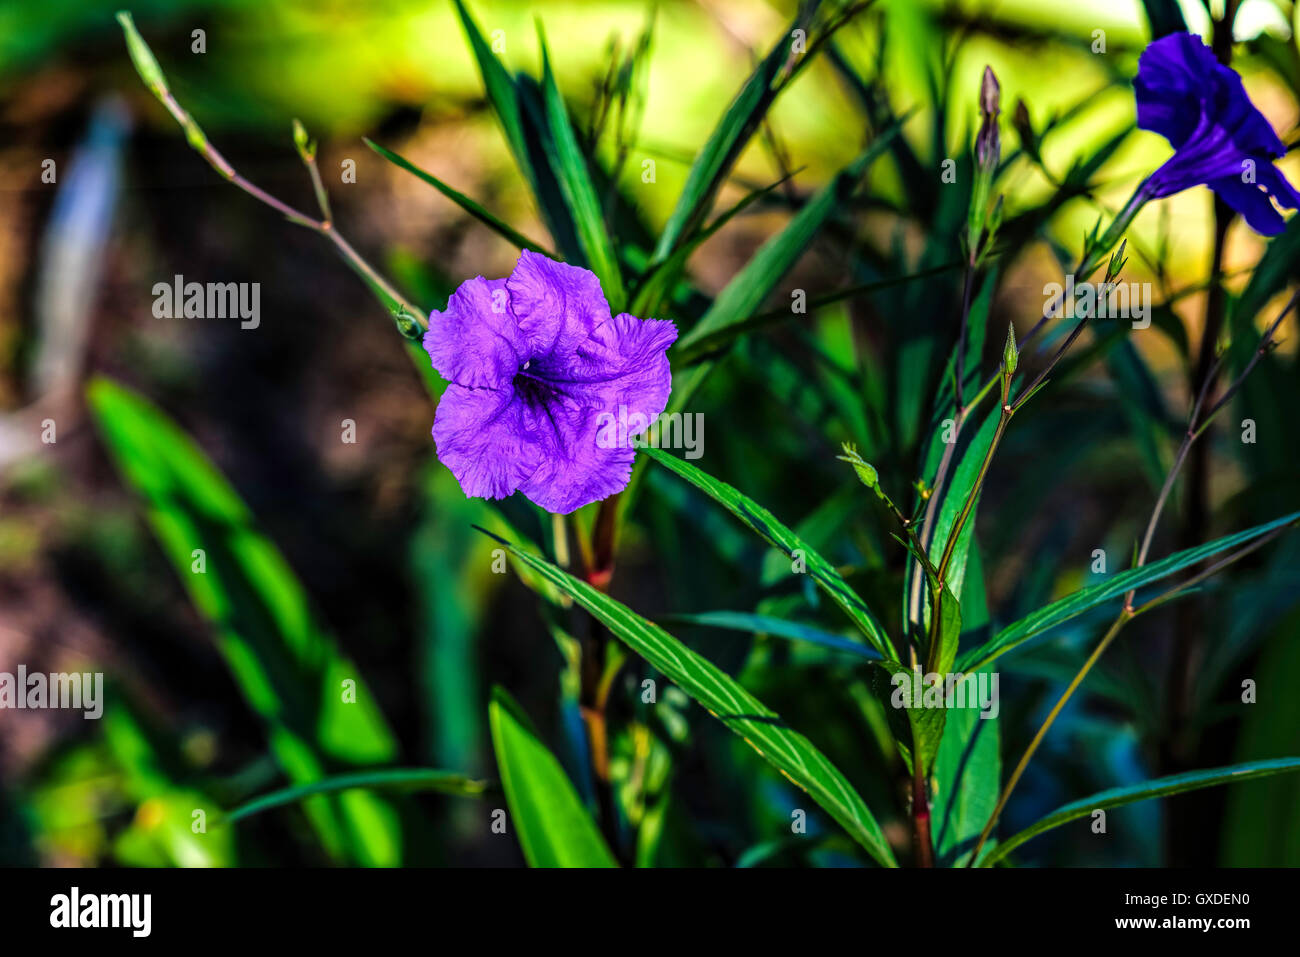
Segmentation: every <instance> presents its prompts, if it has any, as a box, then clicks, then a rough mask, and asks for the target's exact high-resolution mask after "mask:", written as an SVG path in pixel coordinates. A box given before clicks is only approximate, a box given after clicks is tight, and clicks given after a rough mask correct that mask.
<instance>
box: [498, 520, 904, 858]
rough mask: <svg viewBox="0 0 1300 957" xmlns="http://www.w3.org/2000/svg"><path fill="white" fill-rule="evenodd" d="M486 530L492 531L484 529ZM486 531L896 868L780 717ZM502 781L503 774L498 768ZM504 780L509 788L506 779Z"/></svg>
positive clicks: (851, 793) (836, 780) (827, 767)
mask: <svg viewBox="0 0 1300 957" xmlns="http://www.w3.org/2000/svg"><path fill="white" fill-rule="evenodd" d="M485 534H489V535H491V533H490V532H486V531H485ZM492 537H493V538H495V539H496V540H497V541H498V542H500V543H501V544H502V545H503V546H504V547H505V548H507V549H508V550H509V551H510V553H511V554H512V555H514V556H515V557H516V558H518V559H519V560H520V561H521V562H523V563H524V564H525V565H527V566H528V567H529V568H531V569H533V570H534V571H536V572H538V573H539V574H541V575H542V576H544V577H546V578H548V579H549V580H550V581H551V582H553V583H554V584H555V586H556V587H557V588H560V589H562V590H563V591H565V592H568V594H570V595H571V596H573V600H574V601H575V602H576V603H577V604H579V605H581V606H582V607H583V608H585V609H586V610H587V611H589V612H591V614H592V615H593V616H595V618H596V619H597V620H598V621H600V622H601V623H602V624H603V625H605V626H606V627H607V628H608V629H609V630H610V632H611V633H612V634H613V635H615V636H616V637H617V638H618V639H619V640H620V641H622V642H623V643H624V644H626V645H627V646H628V647H629V648H631V649H632V650H633V651H634V652H636V653H637V654H638V655H640V656H641V657H642V658H644V659H645V660H646V661H648V662H649V663H650V664H651V665H652V666H654V667H655V668H657V669H658V670H659V671H660V672H662V673H663V674H664V675H666V676H667V677H668V679H669V680H670V681H672V682H674V683H675V684H677V686H678V687H680V688H681V689H682V690H683V691H685V692H686V693H687V694H688V695H690V696H691V697H692V698H694V699H695V700H696V701H698V702H699V703H700V704H702V705H704V707H705V708H707V709H708V711H709V713H710V714H712V715H713V716H714V717H716V718H717V719H718V720H720V721H722V722H723V723H724V724H725V725H726V726H727V727H728V728H730V729H731V730H732V731H734V732H735V733H736V734H738V735H740V737H741V738H743V739H744V741H745V743H746V744H748V745H749V746H750V747H751V748H753V749H754V750H755V751H757V752H758V753H759V754H760V755H762V757H763V758H764V759H765V760H766V761H767V762H768V763H770V764H771V765H772V766H773V767H775V768H776V769H777V770H778V771H780V772H781V773H782V774H784V775H785V776H786V777H787V778H789V779H790V781H792V782H793V783H794V784H796V785H798V786H799V787H801V788H803V789H804V790H805V791H807V792H808V793H809V795H811V796H812V798H813V800H814V801H816V802H817V803H818V804H820V805H821V806H822V807H823V808H824V809H825V810H826V811H827V812H828V813H829V814H830V815H831V817H833V818H834V819H835V820H836V821H838V822H839V823H840V825H841V826H842V827H843V828H844V829H845V830H846V831H848V832H849V834H850V835H851V836H852V837H853V838H854V840H856V841H857V842H858V843H859V844H861V845H862V846H863V848H865V849H866V851H867V853H869V854H870V855H871V856H872V857H873V858H874V859H875V860H876V861H878V862H879V863H880V864H882V865H884V866H886V867H894V866H896V865H895V861H894V855H893V852H892V851H891V850H890V849H889V844H888V842H887V841H886V840H885V836H884V834H883V833H882V832H881V830H880V825H879V824H877V823H876V819H875V817H873V816H872V814H871V811H870V809H868V807H867V806H866V804H865V803H864V802H863V800H862V797H861V796H860V795H859V794H858V792H857V791H855V790H854V789H853V787H852V786H851V785H850V784H849V782H848V781H847V780H845V778H844V775H843V774H841V773H840V772H839V770H838V769H836V768H835V766H834V765H832V764H831V763H830V761H828V760H827V759H826V756H825V755H823V754H822V753H821V751H819V750H818V749H817V748H816V747H815V746H814V745H813V744H812V742H810V741H809V740H808V739H807V738H805V737H804V736H803V735H802V734H799V733H798V732H797V731H794V730H792V729H790V728H788V727H786V726H785V724H784V723H783V722H782V721H781V717H780V715H778V714H776V713H775V712H774V711H772V710H771V709H770V708H768V707H767V706H766V705H764V704H763V703H762V702H761V701H759V700H758V699H757V698H755V697H754V696H753V695H751V694H750V693H749V692H748V691H746V690H745V689H744V688H742V687H741V686H740V685H739V684H738V683H737V682H736V681H735V679H733V678H731V677H730V676H729V675H727V674H726V673H725V672H723V671H722V670H721V669H719V668H718V667H717V666H716V665H714V664H713V663H712V662H711V661H709V660H708V659H707V658H704V657H702V656H700V655H698V654H696V653H695V652H694V651H692V650H691V649H690V648H688V647H686V645H684V644H682V643H681V642H680V641H678V640H677V639H676V638H674V637H673V636H672V635H670V634H669V633H668V632H666V631H664V630H663V629H662V628H660V627H659V626H658V625H656V624H653V623H652V622H649V621H647V620H646V619H644V618H642V617H641V616H640V615H638V614H636V613H635V612H633V611H632V610H631V609H629V608H627V607H626V606H625V605H623V604H621V603H619V602H617V601H615V600H614V599H612V598H610V597H609V596H608V595H606V594H604V593H603V592H600V591H598V590H597V589H595V588H593V587H592V586H591V585H589V584H587V583H586V582H583V581H579V580H578V579H576V578H574V577H573V576H572V575H569V574H567V573H566V572H563V571H561V570H560V569H559V568H557V567H555V566H554V565H552V564H550V563H549V562H547V561H544V560H543V559H541V558H539V557H537V556H536V555H532V554H530V553H528V552H525V551H523V550H521V549H519V548H516V547H515V546H514V545H512V544H510V543H509V542H507V541H505V540H504V539H501V538H497V536H495V535H493V536H492ZM502 780H503V781H505V780H506V776H505V774H504V771H503V774H502ZM506 786H507V791H506V793H507V794H509V782H508V781H506Z"/></svg>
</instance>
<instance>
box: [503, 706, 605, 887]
mask: <svg viewBox="0 0 1300 957" xmlns="http://www.w3.org/2000/svg"><path fill="white" fill-rule="evenodd" d="M488 716H489V718H488V723H489V725H490V726H491V728H492V748H493V750H495V751H496V755H497V767H498V768H499V769H500V771H501V786H502V787H503V788H505V792H506V802H507V803H508V804H509V805H510V819H511V821H512V822H513V824H514V827H515V828H516V833H517V834H518V837H519V845H520V847H522V848H523V849H524V857H525V858H526V859H527V861H528V865H529V866H530V867H617V866H618V865H617V863H616V862H615V860H614V856H613V855H612V854H611V853H610V851H609V847H608V846H607V845H606V844H605V841H604V838H602V837H601V836H600V831H599V830H597V828H596V825H595V823H594V822H593V821H592V819H591V815H590V814H588V813H587V810H586V808H584V807H583V806H582V802H581V801H580V800H579V799H578V794H577V792H576V791H575V790H574V789H573V785H572V784H570V783H569V779H568V777H567V776H565V773H564V769H563V768H561V767H560V762H559V761H557V760H555V756H554V755H553V754H551V752H550V751H549V750H547V747H546V745H545V744H543V743H542V741H541V739H540V738H538V737H537V732H536V731H534V730H533V728H532V726H531V724H529V721H528V719H527V718H526V717H525V716H524V713H523V712H522V711H520V710H519V705H518V704H516V703H515V701H514V699H513V698H511V697H510V695H509V694H507V693H506V692H505V691H504V690H502V689H501V688H494V689H492V703H491V704H490V705H488Z"/></svg>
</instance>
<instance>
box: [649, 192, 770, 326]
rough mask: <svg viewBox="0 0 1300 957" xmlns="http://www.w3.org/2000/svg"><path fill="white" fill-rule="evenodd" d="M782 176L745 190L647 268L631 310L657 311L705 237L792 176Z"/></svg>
mask: <svg viewBox="0 0 1300 957" xmlns="http://www.w3.org/2000/svg"><path fill="white" fill-rule="evenodd" d="M793 175H794V174H793V173H791V174H790V175H789V176H782V177H781V178H780V179H779V180H777V181H776V182H775V183H772V184H771V185H769V186H764V187H763V188H762V189H755V190H752V191H751V192H749V193H746V194H745V196H744V197H742V198H741V199H740V200H739V201H738V202H737V203H736V204H735V205H734V206H732V207H731V208H730V209H728V210H727V211H726V212H724V213H721V214H719V215H718V217H717V218H716V219H714V220H713V222H711V223H709V225H708V226H705V227H704V228H703V229H700V230H699V231H698V232H696V234H695V235H694V236H692V237H691V240H690V242H687V243H684V244H682V245H681V246H680V247H679V248H678V249H677V250H676V251H674V252H673V254H672V255H671V256H669V257H668V258H667V259H665V260H664V261H663V262H661V263H659V264H658V265H657V266H653V267H651V268H650V270H649V271H648V272H647V274H646V276H645V278H644V279H643V280H642V281H641V285H640V286H639V287H638V289H637V291H636V296H635V298H633V300H632V307H631V310H632V314H633V315H635V316H648V315H654V314H655V313H656V312H658V311H659V309H660V307H661V306H662V305H663V304H664V303H665V302H666V301H667V300H668V298H669V295H670V294H671V292H672V288H673V285H674V284H675V283H676V282H677V281H678V279H680V278H681V275H682V272H683V271H684V270H685V268H686V261H687V260H688V259H690V257H691V254H692V253H693V252H695V250H696V249H698V248H699V247H700V246H701V245H702V244H703V243H704V241H705V240H706V239H708V238H709V237H710V236H712V235H713V234H714V233H716V232H717V231H718V230H719V229H721V228H722V227H723V226H725V225H726V224H727V223H728V222H730V221H731V220H732V219H734V218H735V217H736V216H738V215H740V213H742V212H744V211H745V210H746V209H748V208H749V207H750V206H751V205H753V204H754V203H755V202H757V201H758V200H759V199H762V198H763V197H764V196H767V195H768V194H769V193H771V192H772V191H773V190H774V189H777V188H778V187H779V186H780V185H781V184H782V183H784V182H786V181H787V180H789V179H790V176H793Z"/></svg>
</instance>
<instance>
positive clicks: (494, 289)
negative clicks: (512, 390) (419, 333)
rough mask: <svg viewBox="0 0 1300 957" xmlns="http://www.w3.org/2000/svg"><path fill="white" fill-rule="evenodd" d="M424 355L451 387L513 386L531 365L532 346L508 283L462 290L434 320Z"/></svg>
mask: <svg viewBox="0 0 1300 957" xmlns="http://www.w3.org/2000/svg"><path fill="white" fill-rule="evenodd" d="M424 349H425V351H426V352H428V353H429V359H430V360H431V361H432V362H433V367H434V368H435V369H437V370H438V373H439V374H440V375H441V376H442V377H443V378H444V379H446V380H447V381H448V382H454V383H456V384H457V385H460V386H464V387H466V388H469V389H481V388H500V387H503V386H508V385H509V383H510V381H511V380H512V379H513V378H514V376H515V373H516V372H518V371H519V367H520V366H522V365H523V364H524V362H525V361H527V358H528V356H527V351H528V349H527V344H526V343H525V341H524V336H523V333H522V332H520V330H519V326H518V324H517V323H516V321H515V317H514V316H513V315H512V314H511V312H510V308H509V295H508V293H507V291H506V281H505V280H504V279H484V278H483V277H482V276H479V277H478V278H476V279H469V280H466V281H465V282H463V283H461V284H460V288H459V289H457V290H456V291H455V292H454V293H452V294H451V298H450V299H449V300H447V309H446V311H445V312H438V311H437V310H435V311H433V312H431V313H430V314H429V331H428V332H426V333H425V334H424Z"/></svg>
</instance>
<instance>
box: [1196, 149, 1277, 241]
mask: <svg viewBox="0 0 1300 957" xmlns="http://www.w3.org/2000/svg"><path fill="white" fill-rule="evenodd" d="M1269 168H1270V169H1272V167H1271V166H1270V167H1269ZM1288 185H1290V184H1288ZM1209 186H1210V188H1211V189H1212V190H1214V191H1215V192H1216V193H1217V194H1218V195H1219V196H1221V197H1223V201H1224V202H1225V203H1227V204H1228V205H1229V206H1231V207H1232V208H1233V209H1235V210H1236V211H1237V212H1238V213H1240V214H1241V216H1242V218H1243V219H1245V220H1246V223H1247V225H1249V226H1250V228H1251V229H1253V230H1255V232H1257V233H1259V234H1260V235H1261V236H1276V235H1277V234H1278V233H1280V232H1282V231H1283V230H1284V229H1286V221H1285V220H1284V219H1283V218H1282V216H1281V214H1280V213H1278V211H1277V210H1276V209H1274V208H1273V204H1272V203H1271V202H1270V201H1269V198H1268V193H1266V192H1264V191H1263V190H1262V189H1260V188H1259V186H1258V185H1257V184H1255V183H1243V182H1242V181H1241V177H1240V176H1229V177H1227V178H1226V179H1220V180H1214V181H1212V182H1211V183H1210V184H1209Z"/></svg>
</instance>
